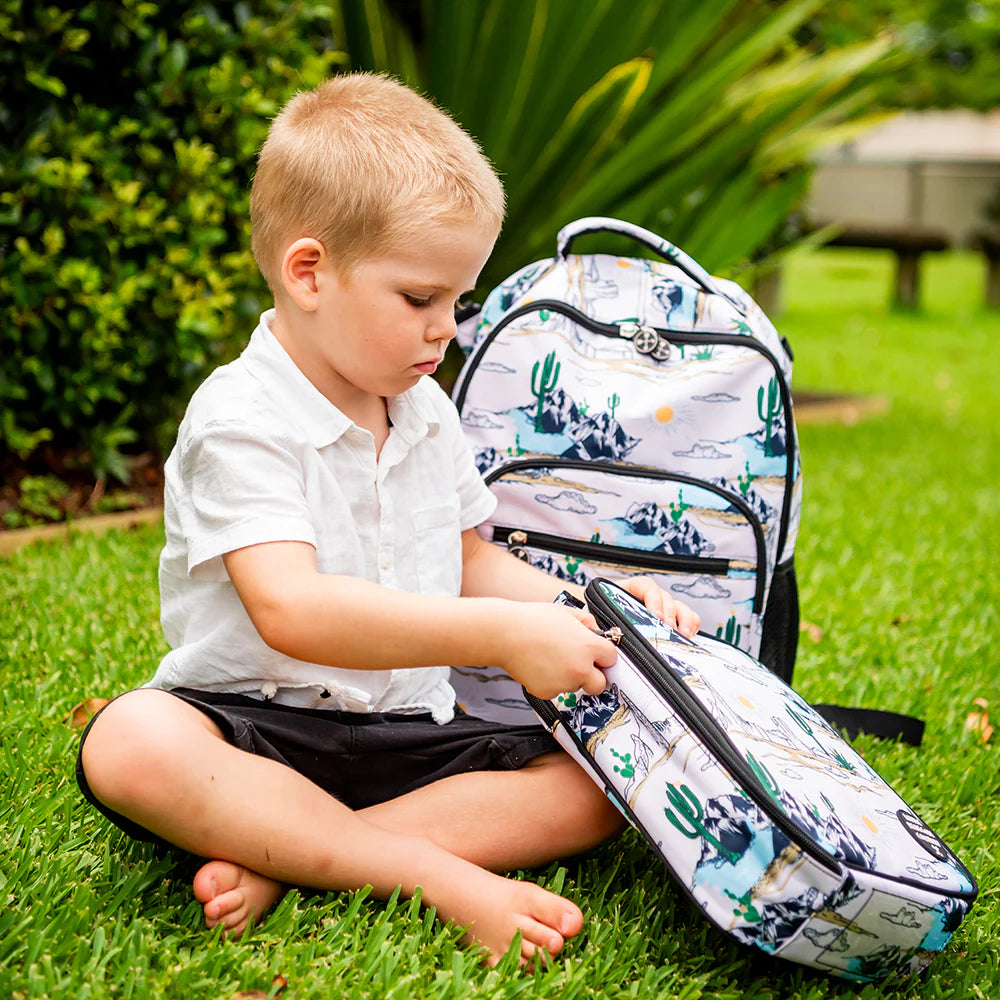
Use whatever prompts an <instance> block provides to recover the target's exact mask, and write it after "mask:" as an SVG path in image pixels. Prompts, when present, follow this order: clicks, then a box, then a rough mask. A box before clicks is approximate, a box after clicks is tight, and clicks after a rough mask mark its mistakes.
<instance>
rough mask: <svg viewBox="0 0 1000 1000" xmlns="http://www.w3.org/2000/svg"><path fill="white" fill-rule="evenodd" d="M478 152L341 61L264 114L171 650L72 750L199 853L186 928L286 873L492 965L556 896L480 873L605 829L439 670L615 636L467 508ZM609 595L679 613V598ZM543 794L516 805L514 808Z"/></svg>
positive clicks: (536, 680)
mask: <svg viewBox="0 0 1000 1000" xmlns="http://www.w3.org/2000/svg"><path fill="white" fill-rule="evenodd" d="M502 215H503V191H502V188H501V185H500V182H499V181H498V179H497V177H496V175H495V174H494V172H493V170H492V168H491V167H490V166H489V164H488V163H487V161H486V160H485V158H484V157H483V155H482V153H481V152H480V150H479V148H478V147H477V146H476V144H475V143H474V142H473V141H472V140H471V139H470V138H469V137H468V136H467V135H466V134H465V133H464V132H463V131H462V130H461V129H460V128H459V127H458V126H457V125H455V123H454V122H453V121H452V120H451V119H450V118H448V117H447V116H446V115H445V114H444V113H442V112H441V111H439V110H438V109H437V108H435V107H434V106H433V105H431V104H430V103H429V102H427V101H426V100H424V99H423V98H421V97H419V96H417V95H416V94H415V93H413V92H412V91H410V90H408V89H407V88H405V87H403V86H402V85H400V84H397V83H395V82H393V81H391V80H389V79H387V78H384V77H380V76H372V75H365V74H358V75H351V76H341V77H337V78H335V79H333V80H331V81H328V82H327V83H326V84H324V85H323V86H321V87H319V88H318V89H317V90H315V91H313V92H311V93H304V94H300V95H298V96H297V97H295V98H294V99H293V100H292V101H290V102H289V104H288V105H287V106H286V108H285V109H284V110H283V111H282V113H281V114H280V115H279V116H278V117H277V118H276V119H275V121H274V123H273V125H272V128H271V131H270V134H269V136H268V139H267V142H266V143H265V145H264V147H263V149H262V150H261V154H260V161H259V165H258V170H257V174H256V177H255V179H254V185H253V191H252V197H251V218H252V223H253V250H254V254H255V257H256V260H257V262H258V264H259V266H260V268H261V271H262V272H263V274H264V276H265V278H266V279H267V281H268V283H269V285H270V287H271V289H272V291H273V293H274V309H273V310H272V311H269V312H267V313H265V314H264V315H263V316H262V317H261V321H260V325H259V326H258V327H257V329H256V331H255V332H254V334H253V337H252V338H251V340H250V343H249V345H248V347H247V348H246V350H245V351H244V353H243V354H242V355H241V357H240V358H239V359H238V360H237V361H235V362H233V363H232V364H230V365H226V366H225V367H223V368H220V369H219V370H218V371H216V372H215V373H214V374H213V375H212V376H210V377H209V378H208V379H207V381H206V382H205V383H204V384H203V385H202V386H201V388H199V390H198V391H197V392H196V393H195V395H194V397H193V398H192V400H191V403H190V406H189V408H188V411H187V414H186V415H185V418H184V421H183V423H182V425H181V428H180V431H179V435H178V440H177V445H176V447H175V448H174V450H173V452H172V453H171V455H170V458H169V460H168V462H167V486H166V503H165V522H166V535H167V540H166V547H165V548H164V551H163V555H162V558H161V563H160V588H161V599H162V620H163V626H164V631H165V634H166V637H167V639H168V641H169V643H170V645H171V647H172V649H171V651H170V652H169V653H168V654H167V656H166V657H165V658H164V660H163V662H162V663H161V664H160V667H159V669H158V670H157V672H156V675H155V676H154V677H153V679H152V681H151V682H150V683H149V684H148V685H147V686H146V687H145V688H142V689H139V690H136V691H131V692H129V693H127V694H125V695H123V696H121V697H120V698H118V699H116V700H115V701H114V702H112V703H111V704H110V705H109V706H108V707H107V708H106V709H105V710H104V711H103V712H102V713H101V714H100V715H99V716H97V717H96V718H95V719H94V720H93V722H92V724H91V726H90V727H89V728H88V731H87V732H86V734H85V737H84V742H83V744H82V745H81V750H80V761H79V764H78V769H77V770H78V776H79V779H80V783H81V788H82V789H83V791H84V794H85V795H86V796H87V798H88V799H89V801H91V802H92V803H94V804H95V805H96V806H97V807H98V808H99V809H100V810H101V811H102V812H103V813H104V814H105V815H107V816H108V817H109V818H111V819H112V820H113V821H114V822H115V823H117V824H118V825H119V826H120V827H122V828H123V829H124V830H126V831H127V832H128V833H130V834H131V835H133V836H135V837H139V838H143V839H147V840H148V839H152V840H162V841H167V842H169V843H171V844H174V845H176V846H177V847H180V848H182V849H184V850H187V851H191V852H192V853H194V854H197V855H199V856H201V857H204V858H206V859H210V860H208V861H207V863H206V864H205V865H204V866H203V867H202V868H201V869H200V870H199V871H198V873H197V875H196V876H195V879H194V894H195V896H196V897H197V898H198V899H199V900H200V901H201V902H202V903H203V904H204V912H205V917H206V920H207V922H208V924H209V926H214V925H216V924H219V923H221V924H222V925H223V926H224V927H225V928H226V930H227V932H228V933H239V932H240V931H242V930H243V929H244V927H245V926H246V925H247V922H248V921H249V920H250V919H251V917H253V916H257V917H259V916H261V915H262V914H263V913H264V912H265V911H266V910H267V909H268V907H270V906H271V905H273V903H274V902H275V901H276V900H277V899H278V898H279V897H280V895H281V894H282V892H283V891H284V888H285V887H286V886H287V885H289V884H291V885H304V886H312V887H315V888H318V889H353V888H358V887H361V886H364V885H369V884H370V885H371V886H372V887H373V890H374V893H375V895H377V896H387V895H388V894H389V893H391V892H392V891H393V889H394V888H396V887H397V886H401V887H402V891H403V892H404V893H405V894H406V895H412V894H413V893H414V892H415V891H416V890H417V887H418V886H419V887H420V888H421V891H422V899H423V902H424V903H426V904H428V905H433V906H435V907H437V912H438V914H439V915H440V916H441V917H442V918H443V919H446V920H454V921H455V922H456V923H458V924H460V925H463V926H467V927H468V928H469V929H468V932H467V937H468V939H469V940H473V941H476V942H478V943H480V944H481V945H482V946H484V947H485V949H486V952H487V961H489V962H491V963H493V962H496V961H497V960H498V959H499V957H500V956H501V955H503V954H504V953H505V951H506V950H507V949H508V947H509V946H510V944H511V942H512V940H513V939H514V938H515V936H516V935H517V933H518V932H520V934H521V953H522V959H523V960H527V959H529V958H530V957H531V956H532V955H533V954H534V953H535V952H536V950H537V949H539V948H544V949H545V950H547V951H548V952H549V953H550V954H554V953H556V952H557V951H559V949H560V948H561V947H562V945H563V942H564V940H565V939H566V938H568V937H571V936H573V935H574V934H576V933H578V932H579V930H580V928H581V926H582V922H583V916H582V914H581V912H580V910H579V909H578V908H577V907H576V906H575V905H574V904H572V903H571V902H570V901H569V900H566V899H563V898H561V897H560V896H557V895H555V894H553V893H550V892H547V891H545V890H543V889H541V888H540V887H539V886H536V885H533V884H532V883H529V882H522V881H512V880H509V879H506V878H503V877H501V876H499V875H496V874H493V873H494V872H501V871H506V870H510V869H515V868H525V867H530V866H537V865H541V864H545V863H547V862H549V861H551V860H553V859H555V858H558V857H561V856H566V855H571V854H573V853H576V852H579V851H582V850H585V849H587V848H590V847H592V846H594V845H596V844H598V843H600V842H601V841H603V840H605V839H606V838H607V837H609V836H611V835H613V834H614V833H616V832H617V831H618V830H619V829H620V826H621V821H620V818H619V816H618V814H617V813H616V811H615V810H614V809H613V808H612V807H611V806H610V805H609V804H608V802H607V800H606V798H605V796H604V795H603V793H602V792H601V791H600V790H599V789H598V788H597V787H596V786H595V785H594V784H592V782H591V781H590V780H589V779H588V778H587V777H586V775H585V774H584V773H583V771H582V770H580V769H579V768H578V767H577V766H576V765H575V764H574V763H573V762H572V761H571V760H570V759H569V757H568V756H566V755H565V754H563V753H562V751H560V750H559V748H558V746H557V744H555V742H554V741H553V740H552V739H551V738H550V737H549V736H548V734H546V733H545V732H544V730H543V729H541V728H540V727H520V728H511V727H505V726H498V725H495V724H491V723H488V722H484V721H482V720H478V719H473V718H470V717H469V716H465V715H464V714H463V713H461V712H460V711H457V710H456V708H455V698H454V692H453V691H452V689H451V687H450V685H449V683H448V668H447V667H446V666H441V664H449V663H460V664H469V665H486V664H498V665H500V666H501V667H503V668H504V669H505V670H506V671H507V672H509V673H510V675H511V676H512V677H514V678H515V679H517V680H518V681H520V682H521V683H523V684H524V685H525V686H526V687H527V688H528V690H530V691H532V692H533V693H535V694H536V695H538V696H540V697H552V696H554V695H555V694H557V693H558V692H560V691H570V690H576V689H579V688H583V689H584V690H585V691H589V692H592V693H597V692H600V691H601V690H603V688H604V684H605V681H604V676H603V674H602V672H601V670H600V668H601V667H607V666H610V665H611V664H612V663H613V662H614V661H615V658H616V651H615V647H614V646H613V645H612V644H611V643H610V642H609V641H607V640H606V639H604V638H601V637H600V636H599V635H597V634H595V633H594V631H592V629H593V628H594V627H595V623H594V621H593V619H592V618H591V617H590V616H589V615H587V614H586V613H585V612H578V611H574V610H571V609H568V608H566V607H564V606H557V605H553V604H552V603H551V602H552V600H553V598H554V597H555V596H556V595H557V593H558V592H559V590H560V589H562V587H563V584H562V583H561V582H559V581H557V580H555V579H553V578H551V577H548V576H546V575H545V574H544V573H541V572H539V571H537V570H535V569H533V568H531V567H530V566H528V565H526V564H525V563H523V562H521V561H519V560H517V559H515V558H513V557H512V556H510V555H508V554H507V553H506V552H504V551H502V550H501V549H499V548H497V547H495V546H492V545H489V544H487V543H485V542H484V541H482V540H481V539H480V537H479V536H478V535H477V534H476V531H475V528H476V526H477V525H478V524H480V523H481V522H482V521H483V520H484V519H485V518H486V517H487V516H488V515H489V514H490V512H491V510H492V507H493V503H494V501H493V499H492V497H491V495H490V493H489V492H488V490H487V489H486V488H485V486H484V485H483V482H482V480H481V479H480V477H479V475H478V474H477V472H476V469H475V466H474V464H473V461H472V458H471V455H470V454H469V451H468V449H467V448H466V447H465V445H464V444H463V440H462V434H461V429H460V426H459V423H458V417H457V414H456V413H455V410H454V408H453V407H452V406H451V404H450V401H449V400H448V399H447V397H446V396H445V395H444V393H442V391H441V390H440V389H439V388H438V387H437V386H436V385H435V383H434V382H433V381H432V380H431V379H428V378H424V376H425V375H430V374H431V373H433V371H434V370H435V368H436V367H437V365H438V363H439V362H440V361H441V358H442V357H443V355H444V350H445V347H446V345H447V343H448V341H449V340H450V339H451V338H452V337H453V336H454V334H455V323H454V306H455V304H456V302H457V300H458V298H459V297H460V296H461V295H462V294H463V293H464V292H465V291H466V290H468V289H470V288H473V287H474V286H475V283H476V280H477V277H478V275H479V272H480V270H481V268H482V266H483V264H484V263H485V262H486V259H487V257H488V256H489V254H490V252H491V250H492V247H493V243H494V241H495V239H496V237H497V233H498V232H499V229H500V224H501V221H502ZM630 589H631V590H632V592H633V593H634V594H636V595H637V596H638V597H639V598H640V599H642V600H643V601H645V603H646V604H647V605H648V606H649V607H650V608H651V609H652V610H654V611H655V612H656V613H658V614H661V615H662V616H664V617H665V618H667V619H669V620H673V621H677V622H678V624H679V626H680V627H681V628H682V629H683V630H684V631H685V632H688V633H693V632H694V631H695V630H696V629H697V624H698V622H697V616H696V615H695V614H694V613H693V612H691V611H690V610H689V609H687V608H685V607H683V606H682V605H677V604H674V602H673V601H672V600H671V599H670V598H669V597H668V596H667V595H665V594H664V593H663V592H662V591H660V590H659V588H657V587H656V586H655V585H653V584H652V583H651V582H650V581H647V580H642V579H640V580H636V581H633V582H632V584H630ZM540 802H549V803H557V804H558V808H551V809H539V808H538V803H540Z"/></svg>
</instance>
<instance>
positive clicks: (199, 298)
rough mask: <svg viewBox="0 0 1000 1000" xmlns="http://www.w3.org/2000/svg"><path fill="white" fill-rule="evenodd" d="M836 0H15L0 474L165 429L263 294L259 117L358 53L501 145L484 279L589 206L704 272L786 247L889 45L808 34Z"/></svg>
mask: <svg viewBox="0 0 1000 1000" xmlns="http://www.w3.org/2000/svg"><path fill="white" fill-rule="evenodd" d="M820 14H821V0H783V2H781V3H779V4H777V5H772V4H771V3H769V2H767V0H645V2H643V3H634V2H632V0H594V2H593V3H589V4H579V3H578V2H577V0H534V2H527V0H341V2H339V3H337V2H335V0H331V2H329V3H325V4H324V3H310V2H296V0H261V2H258V3H255V4H251V3H249V2H244V3H224V2H221V0H217V2H211V0H202V2H182V0H181V2H177V3H171V4H167V3H158V2H152V0H119V2H113V0H90V2H85V3H76V4H71V3H69V2H68V0H55V2H53V3H44V4H40V5H38V4H28V3H26V2H24V0H0V40H2V42H3V44H2V45H0V471H2V472H3V473H4V474H5V475H7V473H8V472H9V470H10V469H11V468H12V467H13V466H14V465H16V466H17V467H18V468H19V470H20V474H22V475H23V473H24V472H25V471H28V472H35V473H43V472H46V471H49V470H50V469H51V468H52V466H51V463H50V464H48V465H47V464H46V463H45V462H39V461H38V459H39V456H42V455H43V454H44V453H45V452H46V451H48V452H49V453H50V454H55V453H57V454H59V455H62V456H65V455H66V454H67V453H69V454H72V455H75V456H76V457H77V460H78V462H79V463H80V464H82V465H84V466H86V467H89V468H90V469H91V470H92V471H93V472H94V473H95V474H96V475H97V476H98V477H99V478H106V477H109V476H111V477H115V478H119V479H122V480H123V481H124V479H125V478H126V476H127V473H128V468H129V463H128V462H127V461H126V458H125V455H127V454H128V453H130V452H138V451H144V450H148V449H153V450H155V451H159V452H160V453H161V454H162V453H163V452H164V451H165V450H166V449H167V448H168V446H169V444H170V442H171V439H172V435H173V433H174V430H175V426H176V422H177V420H178V418H179V416H180V415H181V413H182V411H183V407H184V403H185V401H186V399H187V397H188V396H189V394H190V392H191V391H192V389H193V388H194V386H195V385H196V384H197V383H198V382H199V381H200V380H201V379H202V378H204V377H205V375H206V374H207V373H208V371H209V370H211V368H212V367H214V366H215V365H216V364H218V363H220V362H222V361H225V360H228V359H229V358H230V357H232V356H233V355H234V354H235V353H236V352H237V351H238V349H239V347H240V346H241V345H242V343H243V342H245V340H246V336H247V333H248V331H249V329H250V328H251V326H252V324H253V323H254V322H255V320H256V316H257V314H258V313H259V312H260V311H261V310H262V309H263V308H265V307H266V306H267V304H268V302H269V296H268V295H267V291H266V288H265V286H264V284H263V281H262V280H261V279H260V277H259V276H258V274H257V271H256V268H255V267H254V264H253V261H252V258H251V256H250V252H249V233H248V227H249V222H248V213H247V198H248V191H249V185H250V178H251V176H252V170H253V164H254V157H255V154H256V151H257V149H258V147H259V145H260V143H261V141H262V140H263V137H264V135H265V132H266V128H267V123H268V120H269V118H270V117H271V116H272V115H273V114H274V113H275V112H276V110H277V109H278V108H279V107H280V106H281V104H282V103H283V102H284V101H285V99H286V98H287V97H288V96H289V95H290V94H291V93H292V92H293V91H295V90H297V89H302V88H305V87H309V86H313V85H315V84H317V83H318V82H320V81H321V80H322V79H324V78H325V77H327V76H329V75H330V74H331V73H333V72H336V71H337V70H338V69H339V68H340V67H341V66H343V65H345V64H346V57H345V56H344V54H343V53H342V52H341V49H342V48H346V49H349V52H350V63H351V65H353V67H355V68H371V69H379V70H388V71H390V72H393V73H395V74H396V75H398V76H400V77H402V78H403V79H405V80H406V81H408V82H410V83H412V84H414V85H416V86H417V87H418V88H419V89H421V90H422V91H424V92H425V93H429V94H430V95H431V96H432V97H434V98H435V99H436V100H437V101H438V102H439V103H440V104H441V105H442V106H443V107H445V108H447V109H448V110H449V111H451V112H452V113H454V114H455V116H456V117H457V118H458V119H459V120H460V121H461V122H462V123H463V124H464V125H465V126H466V127H467V128H468V129H469V130H470V131H471V132H472V133H473V134H474V135H476V136H477V137H479V138H480V139H481V141H482V143H483V145H484V148H485V149H486V151H487V153H488V154H489V155H490V157H491V158H492V159H493V161H494V162H495V163H496V164H497V166H498V168H499V169H500V171H501V173H502V174H503V177H504V181H505V183H506V186H507V190H508V193H509V197H510V211H509V216H508V222H507V225H506V227H505V231H504V234H503V236H502V239H501V242H500V244H499V245H498V248H497V252H496V254H495V255H494V257H493V259H492V260H491V262H490V264H489V265H488V268H487V270H486V271H485V272H484V275H483V287H484V288H485V287H488V286H489V285H491V284H493V283H495V282H496V281H497V280H499V279H500V278H501V277H504V276H506V275H507V274H508V273H510V272H511V271H513V270H515V269H516V268H517V267H520V266H521V265H523V264H524V263H526V262H528V261H530V260H531V259H534V258H537V257H542V256H547V255H548V254H550V253H551V252H552V249H553V243H554V236H555V232H556V230H557V229H558V228H559V227H560V226H561V225H563V224H564V223H566V222H567V221H569V220H571V219H573V218H575V217H578V216H581V215H594V214H609V215H618V216H621V217H623V218H627V219H630V220H633V221H635V222H638V223H640V224H644V225H647V226H649V227H650V228H653V229H655V230H658V231H660V232H662V233H663V234H664V235H666V236H669V237H670V238H671V239H673V240H675V241H676V242H678V243H680V244H681V245H682V246H684V248H685V249H686V250H688V251H689V252H691V253H693V254H694V255H695V256H696V257H698V258H699V259H700V260H701V261H702V262H703V263H704V264H706V265H707V266H708V267H710V268H712V269H714V270H716V271H718V270H725V269H732V268H734V267H736V266H739V265H740V264H741V263H743V262H745V261H747V260H750V259H753V258H755V257H759V256H761V255H762V254H764V253H766V252H768V251H769V250H772V249H773V248H774V247H775V246H780V245H782V244H783V243H785V242H787V241H788V239H790V238H792V236H794V233H790V232H788V231H786V229H785V228H783V227H787V221H786V220H787V219H788V218H789V213H790V212H791V211H792V210H793V208H794V207H795V205H796V203H797V202H798V200H799V199H800V197H801V196H802V194H803V191H804V189H805V185H806V182H807V179H808V174H809V166H808V160H809V157H810V155H811V154H812V153H813V152H814V151H815V149H816V148H817V147H819V146H822V145H825V144H830V143H833V142H837V141H844V140H846V139H849V138H850V137H851V136H852V135H853V134H854V132H855V131H856V130H857V128H858V127H860V124H862V123H863V119H864V114H865V112H866V109H867V108H868V107H869V106H870V104H871V101H872V89H873V85H872V84H871V83H867V84H866V83H865V80H866V77H865V73H866V71H867V70H869V69H870V68H871V67H877V66H880V65H881V66H884V65H886V62H885V60H886V58H887V55H888V53H889V52H890V50H891V41H890V40H889V39H888V38H887V37H884V36H879V37H875V36H876V32H875V31H874V30H873V31H872V32H870V33H868V34H866V33H865V32H864V31H863V30H860V28H859V30H858V31H857V32H855V33H853V34H852V35H851V36H850V37H851V40H850V41H849V42H845V44H839V43H835V42H834V40H833V39H826V38H819V35H818V34H816V32H814V35H815V41H814V42H813V43H811V44H809V45H804V44H799V43H798V42H797V41H796V39H797V38H798V34H797V33H801V32H802V31H808V30H809V25H811V24H813V21H814V19H815V18H816V17H818V16H820Z"/></svg>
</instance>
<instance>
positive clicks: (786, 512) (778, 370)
mask: <svg viewBox="0 0 1000 1000" xmlns="http://www.w3.org/2000/svg"><path fill="white" fill-rule="evenodd" d="M543 310H546V311H548V312H558V313H561V314H562V315H563V316H566V317H567V318H569V319H571V320H572V321H573V322H574V323H577V324H579V325H580V326H582V327H585V328H586V329H588V330H590V331H591V332H593V333H597V334H601V335H603V336H605V337H608V338H611V339H614V340H622V339H626V340H627V339H629V338H627V337H625V338H623V337H622V334H621V327H622V326H627V325H628V324H624V323H602V322H600V321H598V320H595V319H591V318H590V317H589V316H587V315H586V314H585V313H582V312H580V310H579V309H576V308H574V307H573V306H570V305H567V304H566V303H565V302H560V301H558V300H557V299H536V300H535V301H534V302H530V303H528V304H527V305H523V306H518V307H517V308H516V309H512V310H511V311H510V312H509V313H507V314H506V315H505V316H504V317H503V319H501V320H500V321H499V322H498V323H497V324H496V326H494V327H493V329H492V330H490V332H489V333H488V334H487V335H486V336H485V337H484V338H483V340H482V342H481V343H480V344H479V346H478V347H477V348H476V350H475V353H474V354H473V356H472V357H471V358H470V360H469V363H468V365H467V367H466V371H465V377H464V378H463V380H462V384H461V386H460V387H459V389H458V391H457V393H456V395H455V408H456V409H457V410H458V412H459V414H461V413H462V409H463V407H464V406H465V397H466V395H467V394H468V391H469V384H470V382H471V381H472V376H473V375H474V374H475V371H476V369H477V368H478V367H479V364H480V362H481V361H482V358H483V355H484V353H485V351H486V349H487V348H488V347H489V345H490V344H491V343H493V341H494V340H495V339H496V337H497V335H498V334H499V333H500V332H501V331H502V330H504V329H505V328H506V327H508V326H509V325H510V324H511V323H513V322H514V320H516V319H519V318H520V317H521V316H526V315H528V314H529V313H537V312H542V311H543ZM633 325H634V324H633ZM650 329H652V330H653V331H654V332H655V333H656V334H657V335H658V336H660V337H663V338H664V339H665V340H666V341H667V342H668V343H671V344H673V343H677V344H704V343H712V344H729V345H731V346H733V347H743V348H746V349H747V350H751V351H756V352H757V353H758V354H760V355H761V356H762V357H764V358H765V359H766V360H767V361H768V363H769V364H770V365H771V367H772V368H773V369H774V373H775V375H776V382H777V385H778V391H779V393H780V394H781V403H782V406H783V407H784V412H785V414H786V415H787V419H786V421H785V427H786V433H787V434H788V441H787V443H786V451H787V455H786V466H785V492H784V496H783V498H782V504H781V518H780V521H779V523H778V546H777V550H776V556H775V561H776V562H781V556H782V553H783V550H784V547H785V539H786V538H787V537H788V522H789V518H790V516H791V504H790V502H789V500H790V495H791V489H792V484H793V478H794V475H795V442H794V440H793V436H794V433H795V431H794V426H793V421H792V419H791V414H792V393H791V390H790V389H789V388H788V383H787V381H786V379H785V373H784V371H783V369H782V367H781V365H780V364H779V363H778V359H777V358H776V357H775V356H774V354H773V353H772V352H771V351H770V350H769V349H768V348H767V347H766V346H765V345H764V344H762V343H761V342H760V341H759V340H757V339H756V338H754V337H751V336H747V335H745V334H733V333H726V332H724V331H722V330H718V331H713V330H705V331H702V332H700V333H686V332H683V331H680V330H670V329H667V328H665V327H650Z"/></svg>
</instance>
